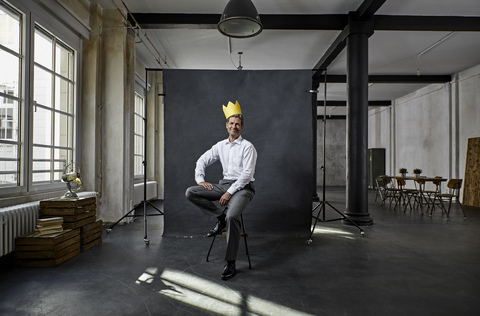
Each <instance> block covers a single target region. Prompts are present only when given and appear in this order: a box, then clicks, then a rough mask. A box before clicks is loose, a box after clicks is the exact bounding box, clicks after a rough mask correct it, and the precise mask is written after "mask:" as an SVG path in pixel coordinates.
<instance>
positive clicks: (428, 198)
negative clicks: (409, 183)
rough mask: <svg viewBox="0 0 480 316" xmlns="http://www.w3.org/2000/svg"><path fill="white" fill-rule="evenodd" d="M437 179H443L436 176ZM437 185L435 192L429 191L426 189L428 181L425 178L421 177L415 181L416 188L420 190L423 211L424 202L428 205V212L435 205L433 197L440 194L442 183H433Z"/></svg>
mask: <svg viewBox="0 0 480 316" xmlns="http://www.w3.org/2000/svg"><path fill="white" fill-rule="evenodd" d="M435 178H439V179H441V178H442V177H440V176H436V177H435ZM432 183H433V184H434V185H435V189H434V190H427V189H426V181H425V178H423V177H419V178H417V179H415V188H416V189H418V191H419V192H418V202H420V207H421V208H422V210H423V202H425V203H426V204H427V212H428V209H430V205H431V204H432V203H433V197H434V196H435V194H436V193H439V192H440V184H441V181H432Z"/></svg>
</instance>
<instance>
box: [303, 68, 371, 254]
mask: <svg viewBox="0 0 480 316" xmlns="http://www.w3.org/2000/svg"><path fill="white" fill-rule="evenodd" d="M324 73H325V80H324V92H323V166H322V167H321V168H322V170H323V184H322V185H323V187H322V193H323V195H322V201H321V202H320V203H318V204H317V206H315V207H314V208H313V210H312V213H314V212H315V211H316V210H317V209H318V208H320V209H319V211H318V213H317V216H312V217H313V218H315V224H314V225H313V228H312V232H311V233H310V238H309V239H308V240H307V245H310V244H311V243H312V242H313V239H312V236H313V233H314V231H315V227H316V226H317V222H318V221H320V222H324V223H325V222H333V221H338V220H347V221H348V222H350V223H351V224H352V225H354V226H356V227H357V228H358V229H359V230H360V234H361V235H362V236H365V232H364V231H363V229H362V228H361V227H360V226H358V225H357V224H356V223H355V222H353V221H352V220H351V219H350V218H348V217H347V216H345V214H343V213H342V212H340V211H339V210H337V209H336V208H335V207H334V206H333V205H332V204H330V203H329V202H327V201H326V199H325V138H326V137H325V134H326V132H327V70H326V69H325V72H324ZM326 205H328V206H330V207H331V208H332V209H333V210H334V211H335V212H337V213H338V214H340V216H341V217H340V218H334V219H329V220H326V219H325V210H326ZM320 214H322V218H320Z"/></svg>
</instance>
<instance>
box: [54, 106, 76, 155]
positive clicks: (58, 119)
mask: <svg viewBox="0 0 480 316" xmlns="http://www.w3.org/2000/svg"><path fill="white" fill-rule="evenodd" d="M54 135H55V140H54V141H55V142H54V145H55V146H59V147H72V146H73V144H72V142H73V137H72V135H73V118H72V117H71V116H67V115H63V114H60V113H55V133H54Z"/></svg>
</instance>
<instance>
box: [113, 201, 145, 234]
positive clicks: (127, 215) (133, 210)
mask: <svg viewBox="0 0 480 316" xmlns="http://www.w3.org/2000/svg"><path fill="white" fill-rule="evenodd" d="M137 206H138V205H137ZM137 206H135V207H134V208H132V209H131V210H130V211H129V212H128V213H127V214H125V215H123V216H122V218H120V219H119V220H118V221H116V222H115V223H114V224H113V225H112V226H110V227H109V228H107V230H106V232H107V233H109V232H111V231H112V230H113V227H114V226H115V225H117V224H118V223H120V222H121V221H122V220H123V219H124V218H125V217H129V216H131V215H130V213H132V212H135V210H136V209H137Z"/></svg>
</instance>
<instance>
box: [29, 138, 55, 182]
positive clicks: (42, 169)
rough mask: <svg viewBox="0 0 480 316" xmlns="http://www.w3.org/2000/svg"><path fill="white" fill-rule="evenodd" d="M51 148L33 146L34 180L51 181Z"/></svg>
mask: <svg viewBox="0 0 480 316" xmlns="http://www.w3.org/2000/svg"><path fill="white" fill-rule="evenodd" d="M50 157H51V150H50V148H43V147H36V146H33V175H32V178H33V182H50V181H51V177H50V166H51V163H50Z"/></svg>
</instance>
